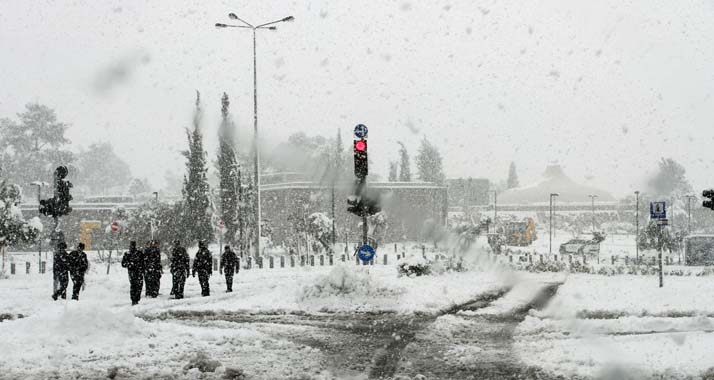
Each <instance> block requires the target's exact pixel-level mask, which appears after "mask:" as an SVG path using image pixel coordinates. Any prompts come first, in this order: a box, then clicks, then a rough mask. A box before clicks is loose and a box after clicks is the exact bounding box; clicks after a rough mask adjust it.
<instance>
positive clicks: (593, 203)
mask: <svg viewBox="0 0 714 380" xmlns="http://www.w3.org/2000/svg"><path fill="white" fill-rule="evenodd" d="M588 197H590V200H591V201H592V203H591V204H592V211H593V235H594V234H595V198H597V195H596V194H588Z"/></svg>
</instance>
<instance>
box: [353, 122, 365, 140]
mask: <svg viewBox="0 0 714 380" xmlns="http://www.w3.org/2000/svg"><path fill="white" fill-rule="evenodd" d="M355 136H356V137H357V138H360V139H363V138H365V137H367V126H366V125H364V124H357V125H356V126H355Z"/></svg>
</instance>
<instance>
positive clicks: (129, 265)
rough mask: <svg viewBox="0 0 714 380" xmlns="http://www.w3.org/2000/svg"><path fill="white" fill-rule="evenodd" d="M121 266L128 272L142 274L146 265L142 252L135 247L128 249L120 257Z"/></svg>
mask: <svg viewBox="0 0 714 380" xmlns="http://www.w3.org/2000/svg"><path fill="white" fill-rule="evenodd" d="M121 266H123V267H124V268H126V269H128V270H129V272H130V274H139V273H140V274H143V273H144V270H145V267H146V265H145V263H144V254H143V252H141V251H140V250H138V249H136V248H134V249H129V252H126V253H124V257H123V258H122V259H121Z"/></svg>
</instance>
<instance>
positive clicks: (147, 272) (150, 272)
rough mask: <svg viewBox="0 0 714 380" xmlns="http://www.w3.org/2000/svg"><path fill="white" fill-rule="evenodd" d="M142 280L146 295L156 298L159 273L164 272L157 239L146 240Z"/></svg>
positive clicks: (159, 282)
mask: <svg viewBox="0 0 714 380" xmlns="http://www.w3.org/2000/svg"><path fill="white" fill-rule="evenodd" d="M144 259H145V260H146V261H145V264H144V265H145V267H144V281H145V282H146V296H147V297H151V298H156V297H158V295H159V288H160V287H161V274H162V273H163V272H164V269H163V267H162V266H161V249H160V248H159V242H158V241H157V240H151V241H149V242H148V244H147V247H146V249H145V250H144Z"/></svg>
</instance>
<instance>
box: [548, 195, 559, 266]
mask: <svg viewBox="0 0 714 380" xmlns="http://www.w3.org/2000/svg"><path fill="white" fill-rule="evenodd" d="M559 195H560V194H558V193H550V223H548V224H549V239H548V253H549V254H551V255H552V254H553V207H554V206H555V199H554V197H557V196H559Z"/></svg>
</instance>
